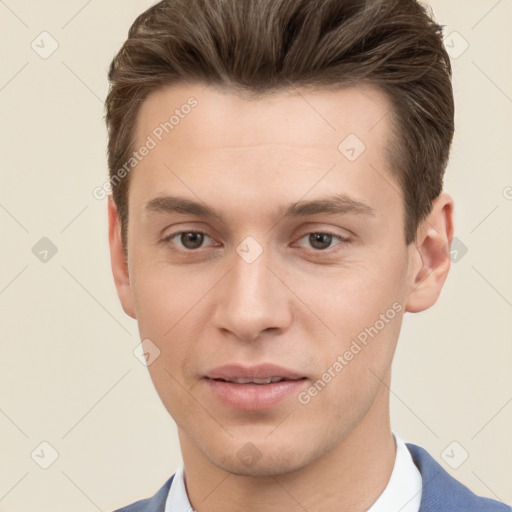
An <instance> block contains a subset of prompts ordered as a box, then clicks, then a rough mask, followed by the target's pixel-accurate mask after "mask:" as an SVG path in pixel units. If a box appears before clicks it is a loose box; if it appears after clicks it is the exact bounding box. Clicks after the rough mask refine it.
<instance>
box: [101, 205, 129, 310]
mask: <svg viewBox="0 0 512 512" xmlns="http://www.w3.org/2000/svg"><path fill="white" fill-rule="evenodd" d="M107 208H108V238H109V245H110V263H111V266H112V275H113V276H114V283H115V285H116V289H117V295H118V296H119V300H120V301H121V305H122V306H123V309H124V312H125V313H126V314H127V315H129V316H131V317H132V318H135V310H134V307H133V296H132V290H131V284H130V275H129V272H128V262H127V259H126V255H125V253H124V250H123V241H122V238H121V221H120V219H119V215H118V212H117V208H116V205H115V203H114V200H113V199H112V196H110V195H109V196H108V206H107Z"/></svg>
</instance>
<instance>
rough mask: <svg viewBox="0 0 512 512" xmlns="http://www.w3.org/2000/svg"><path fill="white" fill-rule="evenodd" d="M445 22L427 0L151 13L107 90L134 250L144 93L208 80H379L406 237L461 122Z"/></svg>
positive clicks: (216, 4)
mask: <svg viewBox="0 0 512 512" xmlns="http://www.w3.org/2000/svg"><path fill="white" fill-rule="evenodd" d="M442 29H443V26H442V25H438V24H437V23H435V21H434V20H433V16H432V13H431V11H430V9H429V8H428V7H427V6H423V5H421V4H420V3H419V2H418V1H416V0H366V1H365V0H164V1H161V2H159V3H158V4H156V5H154V6H153V7H151V8H149V9H148V10H146V11H145V12H144V13H142V14H141V15H140V16H139V17H138V18H137V19H136V20H135V22H134V23H133V25H132V26H131V28H130V30H129V33H128V39H127V40H126V42H125V43H124V44H123V46H122V48H121V49H120V51H119V53H118V54H117V55H116V56H115V58H114V59H113V61H112V63H111V66H110V71H109V80H110V90H109V93H108V96H107V100H106V122H107V128H108V136H109V140H108V167H109V174H110V182H111V184H112V185H113V187H112V194H113V198H114V201H115V203H116V206H117V209H118V212H119V217H120V220H121V226H122V238H123V244H124V246H125V250H126V234H127V222H128V185H129V175H126V177H124V178H123V179H122V180H119V179H118V180H117V181H114V178H115V177H117V178H118V176H116V172H117V171H118V170H119V169H121V168H122V167H123V165H125V163H126V162H127V161H128V159H129V158H130V155H131V153H132V152H133V143H134V141H133V133H134V127H135V124H136V120H137V114H138V111H139V108H140V105H141V104H142V102H143V101H144V100H145V99H146V98H147V96H148V95H149V94H150V93H152V92H154V91H155V90H157V89H159V88H162V87H164V86H167V85H171V84H175V83H180V82H202V83H206V84H212V85H216V86H220V87H222V88H224V89H227V90H230V91H233V93H237V94H244V93H246V94H249V93H250V94H265V93H270V92H275V91H276V90H279V89H283V88H291V87H301V86H303V87H313V88H326V89H327V88H329V89H333V88H336V87H340V88H341V87H346V86H351V85H355V84H357V83H367V84H372V85H375V86H377V87H378V88H380V90H382V91H383V92H385V93H386V94H387V97H388V98H389V99H390V100H391V104H392V105H393V110H392V112H391V119H392V121H393V127H394V129H393V133H394V135H395V136H394V137H393V144H392V145H391V146H390V147H389V148H388V158H389V160H390V164H391V166H392V168H393V169H396V171H395V172H396V178H397V180H398V182H399V184H400V188H401V194H402V196H403V200H404V205H405V219H404V225H405V239H406V243H407V244H409V243H411V242H413V241H415V239H416V231H417V227H418V225H419V223H420V222H421V221H422V220H423V219H424V218H425V217H426V216H427V215H428V214H429V213H430V211H431V209H432V202H433V200H434V199H435V198H436V197H437V196H438V195H439V194H440V193H441V191H442V187H443V175H444V171H445V168H446V165H447V162H448V156H449V152H450V146H451V142H452V138H453V132H454V101H453V91H452V85H451V65H450V58H449V56H448V54H447V52H446V49H445V47H444V45H443V39H442Z"/></svg>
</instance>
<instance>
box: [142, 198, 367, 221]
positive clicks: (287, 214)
mask: <svg viewBox="0 0 512 512" xmlns="http://www.w3.org/2000/svg"><path fill="white" fill-rule="evenodd" d="M144 212H145V213H146V214H153V213H165V214H170V213H178V214H183V215H195V216H197V217H203V218H208V219H210V218H217V219H219V220H220V221H221V222H223V223H226V222H225V219H224V217H223V215H222V214H221V213H220V212H219V211H218V210H216V209H215V208H212V207H211V206H208V205H207V204H205V203H201V202H198V201H194V200H191V199H187V198H185V197H179V196H159V197H155V198H153V199H151V200H150V201H148V202H147V203H146V205H145V207H144ZM318 214H327V215H346V214H355V215H368V216H375V215H376V212H375V210H374V209H373V208H372V207H371V206H369V205H367V204H365V203H362V202H361V201H358V200H356V199H353V198H351V197H349V196H348V195H346V194H336V195H332V196H328V197H324V198H320V199H314V200H310V201H298V202H296V203H293V204H291V205H289V206H287V207H281V208H279V209H278V210H276V211H275V212H274V215H275V217H276V218H278V219H280V218H293V217H305V216H308V215H318Z"/></svg>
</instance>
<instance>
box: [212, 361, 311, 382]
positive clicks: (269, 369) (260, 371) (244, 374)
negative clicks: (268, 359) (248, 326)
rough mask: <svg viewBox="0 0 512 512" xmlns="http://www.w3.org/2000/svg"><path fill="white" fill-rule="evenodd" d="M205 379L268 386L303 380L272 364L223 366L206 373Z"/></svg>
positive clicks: (299, 376)
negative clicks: (283, 381) (281, 382)
mask: <svg viewBox="0 0 512 512" xmlns="http://www.w3.org/2000/svg"><path fill="white" fill-rule="evenodd" d="M206 377H207V378H209V379H213V380H223V381H226V382H233V383H236V384H249V383H255V384H270V383H271V382H279V381H282V380H299V379H303V378H305V376H304V375H301V374H299V373H297V372H294V371H292V370H289V369H287V368H283V367H281V366H277V365H274V364H260V365H256V366H243V365H225V366H221V367H218V368H215V369H213V370H211V371H209V372H207V374H206Z"/></svg>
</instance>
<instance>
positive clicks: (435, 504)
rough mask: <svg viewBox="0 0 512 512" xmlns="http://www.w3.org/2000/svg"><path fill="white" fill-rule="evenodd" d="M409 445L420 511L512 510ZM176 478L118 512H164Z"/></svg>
mask: <svg viewBox="0 0 512 512" xmlns="http://www.w3.org/2000/svg"><path fill="white" fill-rule="evenodd" d="M406 445H407V448H408V449H409V451H410V452H411V455H412V459H413V461H414V463H415V464H416V466H417V467H418V469H419V470H420V473H421V478H422V480H423V489H422V495H421V505H420V512H512V508H511V507H509V506H508V505H505V504H504V503H500V502H499V501H496V500H491V499H489V498H481V497H479V496H477V495H476V494H474V493H472V492H471V491H470V490H469V489H468V488H467V487H465V486H464V485H462V484H461V483H460V482H458V481H457V480H455V479H454V478H453V477H452V476H450V475H449V474H448V473H447V472H446V471H445V470H444V469H443V468H442V467H441V466H440V465H439V464H438V463H437V462H436V461H435V460H434V459H433V458H432V457H431V456H430V455H429V453H428V452H427V451H426V450H424V449H423V448H421V447H420V446H416V445H415V444H411V443H406ZM173 477H174V475H173V476H171V478H169V480H167V482H165V484H164V485H163V486H162V487H161V488H160V490H159V491H158V492H157V493H156V494H155V495H154V496H153V497H152V498H147V499H145V500H140V501H137V502H136V503H132V504H131V505H128V506H127V507H124V508H121V509H118V510H116V511H115V512H164V510H165V501H166V499H167V494H168V493H169V488H170V486H171V482H172V479H173ZM390 512H395V511H391V510H390Z"/></svg>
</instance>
